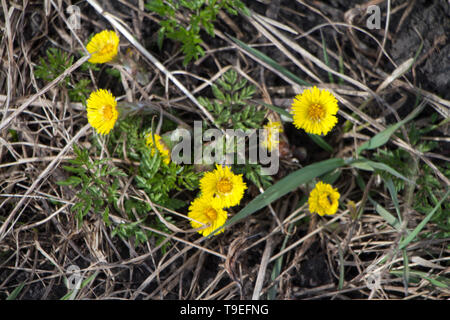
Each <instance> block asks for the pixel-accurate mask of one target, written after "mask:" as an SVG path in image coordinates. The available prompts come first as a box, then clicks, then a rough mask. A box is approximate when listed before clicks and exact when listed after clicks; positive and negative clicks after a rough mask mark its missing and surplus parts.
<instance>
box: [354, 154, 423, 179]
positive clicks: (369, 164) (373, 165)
mask: <svg viewBox="0 0 450 320" xmlns="http://www.w3.org/2000/svg"><path fill="white" fill-rule="evenodd" d="M351 166H353V167H355V168H358V169H362V170H367V171H374V170H375V169H378V170H382V171H386V172H388V173H390V174H392V175H393V176H396V177H397V178H400V179H403V180H405V181H406V182H408V183H411V184H415V183H414V181H411V180H409V179H408V178H406V177H405V176H403V175H402V174H401V173H399V172H398V171H396V170H394V169H392V168H391V167H389V166H388V165H387V164H384V163H382V162H375V161H371V160H367V159H364V158H359V159H358V160H356V161H354V162H353V163H352V164H351Z"/></svg>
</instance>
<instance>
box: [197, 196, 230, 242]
mask: <svg viewBox="0 0 450 320" xmlns="http://www.w3.org/2000/svg"><path fill="white" fill-rule="evenodd" d="M188 217H189V218H191V219H193V220H191V226H192V227H193V228H195V229H197V228H201V227H203V229H200V230H198V232H199V233H200V234H202V235H203V236H205V237H206V236H208V235H209V234H211V233H212V232H213V231H214V230H216V229H217V228H220V227H221V226H223V225H224V224H225V221H226V220H227V212H226V211H225V210H223V208H222V207H221V206H220V205H219V202H218V201H215V200H214V199H213V198H211V197H200V198H197V199H195V200H194V201H192V203H191V205H190V206H189V213H188ZM224 230H225V229H223V228H222V229H221V230H219V231H217V232H216V233H215V234H214V235H216V234H219V233H221V232H224Z"/></svg>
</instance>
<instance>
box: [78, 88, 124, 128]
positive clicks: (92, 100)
mask: <svg viewBox="0 0 450 320" xmlns="http://www.w3.org/2000/svg"><path fill="white" fill-rule="evenodd" d="M86 106H87V118H88V121H89V123H90V124H91V126H92V127H94V128H95V130H96V131H97V132H98V133H99V134H101V135H105V134H108V133H109V132H110V131H111V129H112V128H113V127H114V124H115V123H116V121H117V118H118V116H119V112H118V111H117V101H116V98H115V97H114V96H113V95H112V93H111V92H109V91H108V90H104V89H99V90H97V91H94V92H92V93H91V95H90V96H89V99H88V100H87V102H86Z"/></svg>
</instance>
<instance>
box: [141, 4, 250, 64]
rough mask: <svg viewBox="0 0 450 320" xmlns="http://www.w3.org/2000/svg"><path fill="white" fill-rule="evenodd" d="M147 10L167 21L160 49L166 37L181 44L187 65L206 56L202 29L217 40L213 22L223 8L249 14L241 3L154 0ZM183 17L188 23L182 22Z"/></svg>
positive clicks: (160, 31) (164, 24) (164, 25)
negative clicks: (203, 47)
mask: <svg viewBox="0 0 450 320" xmlns="http://www.w3.org/2000/svg"><path fill="white" fill-rule="evenodd" d="M145 7H146V8H147V9H148V10H149V11H152V12H155V13H157V14H158V15H159V16H161V17H162V18H163V20H161V21H160V26H161V27H160V29H159V31H158V40H157V42H158V46H159V47H160V48H161V47H162V42H163V40H164V38H166V37H167V38H169V39H171V40H175V41H179V42H181V43H182V47H181V50H182V52H183V54H184V55H185V57H184V61H183V63H184V64H185V65H186V64H188V63H189V61H191V60H192V59H198V58H199V57H200V56H203V55H204V54H205V52H204V51H203V49H202V47H201V46H200V43H202V42H203V41H202V39H201V37H200V30H201V27H203V28H204V29H205V31H206V32H207V33H208V34H209V35H210V36H211V37H214V36H215V33H214V24H213V22H214V21H215V20H216V16H217V14H218V13H219V11H220V10H221V9H225V10H226V11H227V12H228V13H230V14H233V15H236V14H237V13H238V10H242V11H244V12H247V11H246V8H245V6H244V4H243V3H242V1H240V0H192V1H191V0H165V1H164V0H150V1H148V2H147V4H146V5H145ZM182 17H185V18H186V19H187V20H188V21H181V19H182Z"/></svg>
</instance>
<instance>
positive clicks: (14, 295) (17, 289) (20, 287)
mask: <svg viewBox="0 0 450 320" xmlns="http://www.w3.org/2000/svg"><path fill="white" fill-rule="evenodd" d="M24 286H25V282H22V283H21V284H19V285H18V286H17V288H15V289H14V290H13V292H11V294H10V295H9V296H7V297H6V300H16V298H17V296H18V295H19V293H20V291H22V289H23V287H24Z"/></svg>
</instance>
